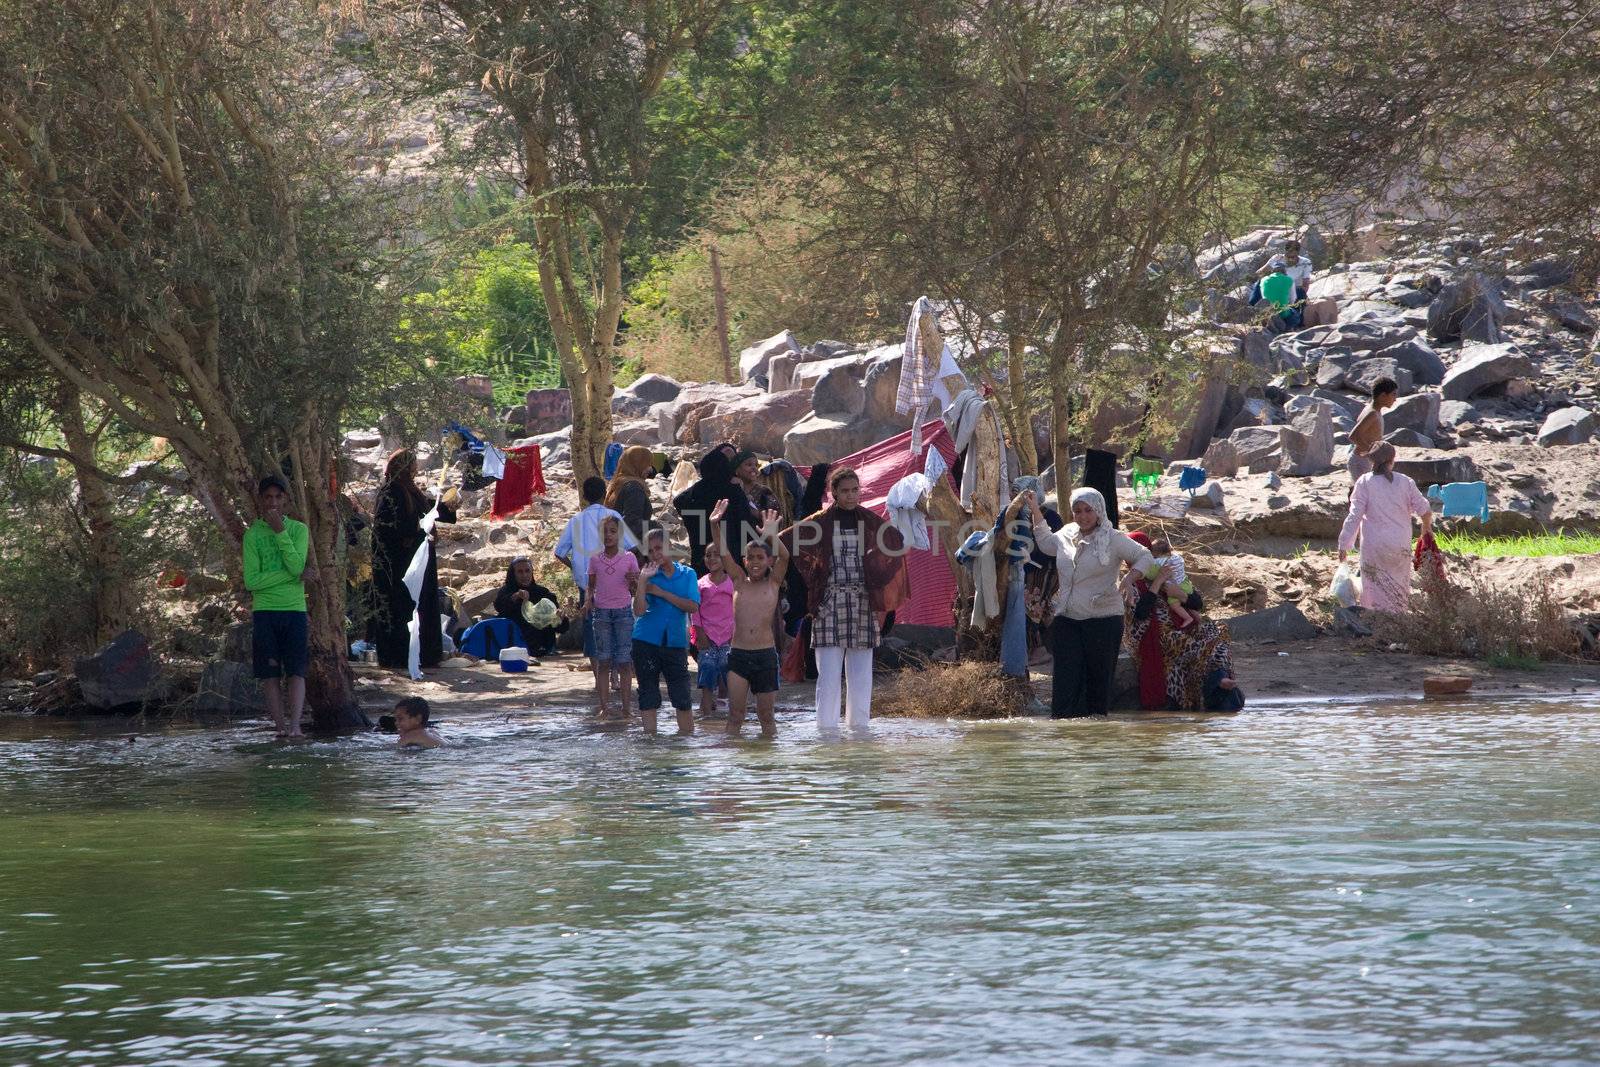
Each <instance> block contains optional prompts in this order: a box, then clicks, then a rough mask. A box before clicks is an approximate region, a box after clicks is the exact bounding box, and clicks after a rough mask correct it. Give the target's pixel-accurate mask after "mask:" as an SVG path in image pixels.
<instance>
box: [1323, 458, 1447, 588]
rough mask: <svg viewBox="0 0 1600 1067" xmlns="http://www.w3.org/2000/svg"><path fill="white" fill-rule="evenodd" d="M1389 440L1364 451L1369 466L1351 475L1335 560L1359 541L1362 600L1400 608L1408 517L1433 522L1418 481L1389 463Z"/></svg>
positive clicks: (1408, 553) (1408, 557)
mask: <svg viewBox="0 0 1600 1067" xmlns="http://www.w3.org/2000/svg"><path fill="white" fill-rule="evenodd" d="M1394 455H1395V453H1394V446H1393V445H1391V444H1389V442H1387V441H1384V442H1382V443H1380V444H1378V445H1377V446H1376V447H1374V448H1373V449H1372V450H1371V451H1370V452H1368V453H1367V458H1368V459H1369V460H1371V461H1372V470H1371V472H1369V473H1367V474H1363V475H1362V476H1361V477H1360V478H1358V479H1357V480H1356V485H1355V489H1354V490H1353V491H1352V492H1351V493H1350V514H1349V515H1347V516H1346V517H1345V520H1344V528H1343V529H1342V530H1340V531H1339V562H1340V563H1343V562H1344V561H1345V560H1346V559H1347V558H1349V555H1350V550H1351V549H1353V548H1355V547H1356V542H1357V540H1359V541H1360V542H1361V606H1362V607H1363V608H1370V609H1372V610H1373V611H1386V612H1390V613H1392V614H1396V615H1398V614H1400V613H1401V612H1403V611H1405V610H1406V609H1407V608H1409V607H1410V606H1411V571H1412V568H1413V562H1412V561H1413V556H1412V549H1411V517H1412V516H1413V515H1415V516H1417V517H1418V518H1420V519H1421V520H1422V529H1423V530H1424V532H1426V531H1428V530H1431V529H1432V528H1433V508H1432V507H1431V506H1430V505H1429V504H1428V498H1427V497H1425V496H1423V495H1422V491H1421V490H1419V489H1418V488H1417V483H1416V482H1414V481H1412V480H1411V479H1410V478H1408V477H1406V476H1405V475H1404V474H1396V473H1395V469H1394Z"/></svg>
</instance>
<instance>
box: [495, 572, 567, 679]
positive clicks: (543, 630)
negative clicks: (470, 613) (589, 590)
mask: <svg viewBox="0 0 1600 1067" xmlns="http://www.w3.org/2000/svg"><path fill="white" fill-rule="evenodd" d="M544 600H548V601H549V602H550V603H551V604H552V605H558V604H560V603H561V601H560V600H559V599H558V598H557V597H556V595H555V593H553V592H551V591H550V590H549V589H547V588H545V587H544V586H542V585H540V584H539V582H538V579H536V578H534V576H533V561H532V560H531V559H529V558H528V557H527V556H518V557H517V558H516V559H514V560H512V561H511V566H509V567H507V568H506V580H505V582H504V584H502V585H501V586H500V591H499V592H498V593H496V594H495V597H494V613H495V614H496V615H498V616H500V617H501V618H502V619H510V620H511V621H512V622H514V623H516V624H517V630H518V632H520V633H521V634H522V643H523V645H524V646H525V647H526V648H527V649H528V654H529V655H530V656H549V655H553V654H554V653H555V650H556V638H557V637H558V636H559V635H561V634H563V633H566V631H567V621H566V620H565V619H563V618H561V617H560V616H559V615H558V616H557V617H556V621H555V622H554V623H551V624H550V625H548V626H539V625H536V624H535V623H534V622H531V621H529V619H528V615H529V611H530V606H531V608H532V609H534V610H537V607H538V605H539V603H540V601H544Z"/></svg>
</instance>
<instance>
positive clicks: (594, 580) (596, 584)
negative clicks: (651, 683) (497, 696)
mask: <svg viewBox="0 0 1600 1067" xmlns="http://www.w3.org/2000/svg"><path fill="white" fill-rule="evenodd" d="M600 537H601V541H602V543H603V544H604V547H603V548H602V549H601V550H600V551H599V552H596V553H595V554H594V555H592V556H590V557H589V596H588V599H586V600H585V601H584V602H583V610H584V611H587V612H590V613H591V614H592V616H593V618H592V622H593V624H594V693H595V710H596V714H598V716H599V717H600V718H602V719H604V718H607V717H609V715H610V713H611V668H612V667H615V668H616V669H617V684H618V689H619V692H618V694H617V695H618V696H619V697H621V699H622V710H621V718H622V720H623V721H624V722H626V721H627V720H628V717H629V715H631V714H632V711H633V709H632V708H630V707H629V703H630V701H631V698H632V695H633V586H634V583H635V582H636V581H637V580H638V574H639V560H638V558H637V557H635V556H634V554H633V553H632V552H624V551H623V550H622V520H621V519H619V518H617V516H615V515H608V516H606V517H605V519H604V520H602V521H601V523H600Z"/></svg>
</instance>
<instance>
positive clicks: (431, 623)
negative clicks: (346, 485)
mask: <svg viewBox="0 0 1600 1067" xmlns="http://www.w3.org/2000/svg"><path fill="white" fill-rule="evenodd" d="M416 475H417V461H416V457H415V456H414V455H413V454H412V452H411V450H410V449H408V448H400V449H396V450H395V451H394V452H393V453H392V454H391V455H390V456H389V462H388V463H387V464H385V466H384V469H383V485H382V486H381V487H380V488H379V490H378V508H377V514H376V516H375V517H374V519H373V523H372V586H373V593H374V596H375V599H376V601H377V604H376V610H375V611H374V613H373V618H372V629H371V635H372V636H371V639H372V643H373V644H374V645H375V646H377V649H378V663H379V664H380V665H381V666H384V667H388V668H390V669H393V670H402V671H403V670H405V669H406V666H407V660H408V658H409V653H410V648H411V633H410V631H409V630H408V629H407V625H408V624H409V623H410V622H411V616H412V613H413V611H414V610H415V607H416V605H415V604H414V602H413V601H412V599H411V593H410V592H409V591H408V590H407V589H406V586H405V573H406V568H407V567H409V566H411V557H412V556H413V555H415V554H416V551H417V546H418V545H420V544H422V526H421V523H422V517H423V516H424V515H426V514H427V513H428V510H429V509H430V508H431V507H432V506H433V504H432V502H431V501H430V500H429V499H428V498H427V497H426V496H424V495H423V492H422V490H421V489H419V488H418V487H417V482H416ZM438 521H439V522H449V523H453V522H455V521H456V511H455V508H454V507H452V506H450V505H449V504H446V503H445V502H444V501H442V500H441V501H440V502H439V519H438ZM421 600H422V603H423V604H424V605H429V606H430V607H429V608H428V609H426V610H424V611H423V613H422V620H421V621H422V629H421V633H420V640H421V646H422V657H421V662H422V666H424V667H437V666H438V665H439V664H440V663H441V662H442V661H443V660H444V638H443V635H442V634H441V632H440V629H439V615H438V611H437V610H436V609H433V608H432V607H431V605H435V604H438V602H439V567H438V560H437V558H436V557H435V555H434V554H433V553H431V552H430V553H429V555H428V569H427V572H426V573H425V574H424V575H423V578H422V597H421Z"/></svg>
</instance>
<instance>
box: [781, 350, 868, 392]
mask: <svg viewBox="0 0 1600 1067" xmlns="http://www.w3.org/2000/svg"><path fill="white" fill-rule="evenodd" d="M872 359H873V357H870V356H868V355H865V354H863V353H860V352H846V353H844V354H843V355H839V356H829V357H827V358H826V359H812V360H807V361H806V362H804V363H800V364H797V365H796V366H795V368H794V380H793V384H792V388H795V389H806V390H811V389H815V388H816V387H817V383H818V382H820V381H821V380H822V379H824V378H826V377H827V376H828V375H830V374H832V373H833V372H834V370H836V369H837V368H839V367H848V368H850V370H851V371H852V372H853V373H854V374H855V376H856V379H857V380H858V381H862V382H865V381H866V378H867V368H868V367H870V366H871V365H872Z"/></svg>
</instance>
